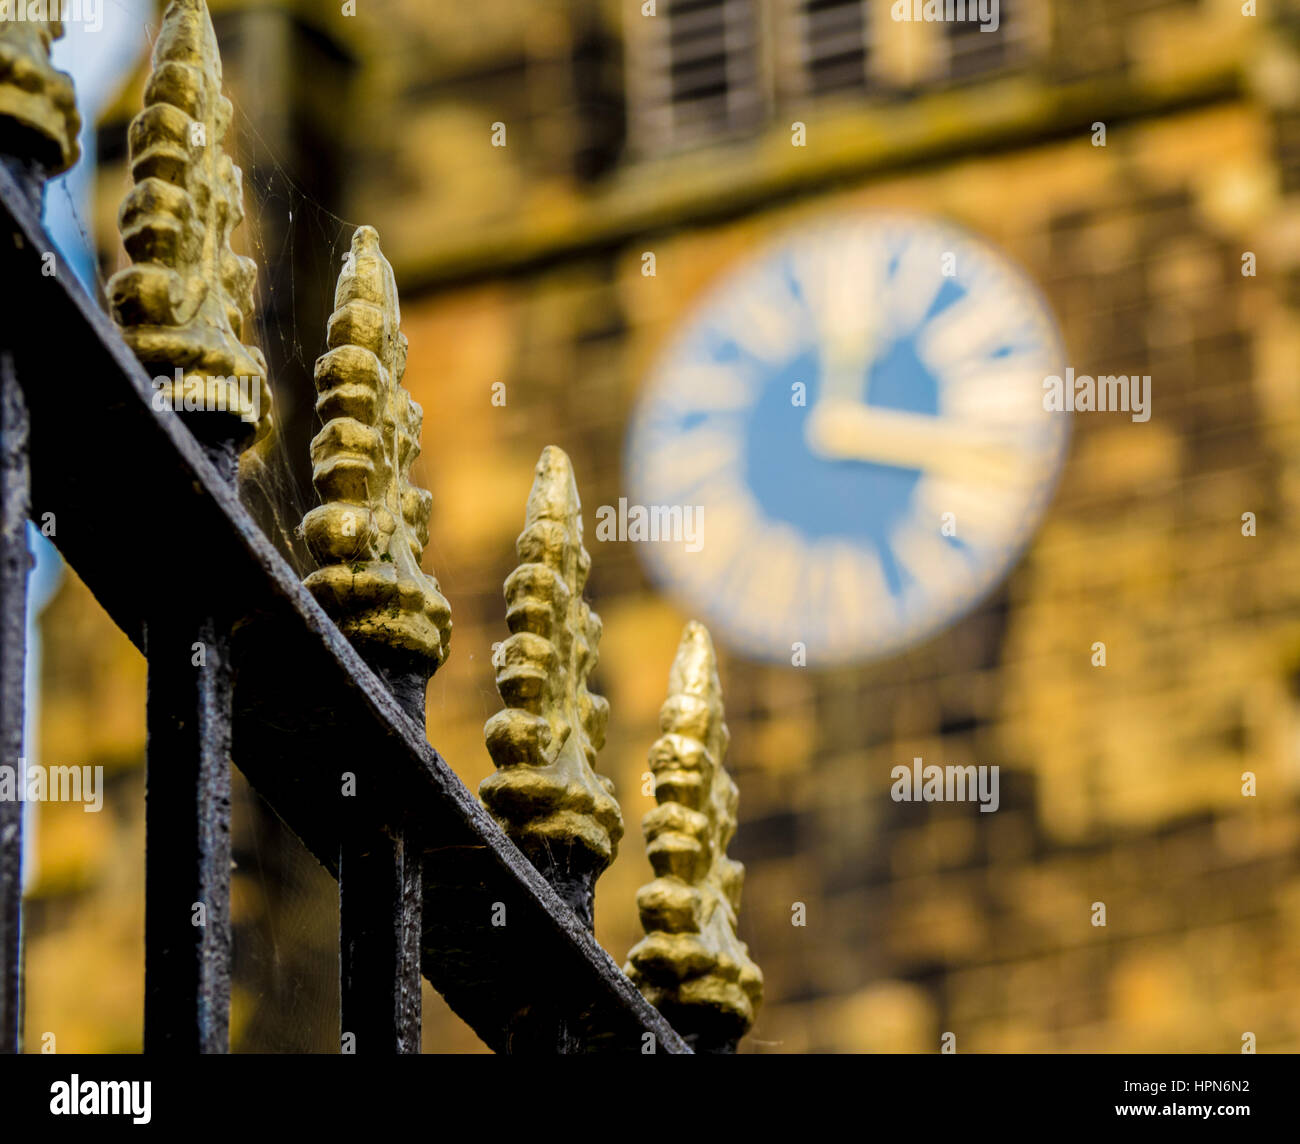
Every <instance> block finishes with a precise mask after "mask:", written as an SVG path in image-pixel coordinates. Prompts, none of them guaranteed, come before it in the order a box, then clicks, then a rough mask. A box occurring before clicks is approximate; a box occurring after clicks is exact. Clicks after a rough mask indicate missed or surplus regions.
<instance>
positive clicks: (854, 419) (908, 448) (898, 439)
mask: <svg viewBox="0 0 1300 1144" xmlns="http://www.w3.org/2000/svg"><path fill="white" fill-rule="evenodd" d="M804 437H805V439H806V441H807V442H808V446H809V448H811V449H812V451H813V452H814V453H816V454H817V455H818V456H821V457H825V458H827V459H828V460H839V461H872V462H875V463H876V464H879V465H892V466H895V467H897V468H900V469H920V470H921V471H923V472H930V473H935V474H937V475H940V476H945V477H951V478H953V479H955V480H959V481H974V482H978V483H981V484H1017V483H1019V481H1020V480H1021V475H1022V473H1023V468H1024V461H1023V458H1022V457H1021V456H1020V455H1019V454H1018V453H1017V452H1016V450H1015V448H1014V446H1013V445H1012V443H1011V442H1010V441H1008V440H1007V438H1006V437H1005V436H1004V435H1001V434H998V433H996V432H992V431H990V430H989V429H987V428H985V427H983V426H980V425H975V424H972V423H970V422H961V421H953V420H950V419H947V418H943V417H935V416H932V415H929V414H925V413H909V412H907V411H906V410H902V409H888V408H885V407H883V406H877V405H864V404H863V403H861V402H858V401H842V400H838V399H830V400H826V399H823V400H821V401H818V402H817V404H816V405H814V406H813V408H812V409H810V410H809V411H808V419H807V421H805V423H804Z"/></svg>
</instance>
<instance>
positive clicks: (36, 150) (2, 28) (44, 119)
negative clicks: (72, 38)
mask: <svg viewBox="0 0 1300 1144" xmlns="http://www.w3.org/2000/svg"><path fill="white" fill-rule="evenodd" d="M20 2H21V0H20ZM41 8H42V10H44V11H48V10H49V9H53V10H54V11H55V12H58V10H59V6H58V3H57V0H54V2H52V3H51V4H50V5H48V8H47V6H46V5H41ZM24 15H25V16H26V18H25V19H18V18H17V17H16V16H15V14H14V12H13V10H12V8H11V10H10V11H9V12H8V13H7V15H6V16H4V17H0V151H2V152H4V153H5V154H8V155H16V156H19V157H21V158H24V159H34V160H36V161H37V162H38V163H39V164H40V165H41V166H42V167H43V168H44V169H45V173H46V174H47V175H57V174H59V173H60V172H61V171H66V170H67V169H68V168H69V167H71V166H72V164H73V163H75V162H76V161H77V159H78V158H79V157H80V154H81V150H80V147H79V146H78V143H77V133H78V132H79V131H80V130H81V117H80V116H79V115H78V114H77V100H76V94H75V92H74V90H73V87H72V77H71V76H69V75H68V74H67V73H66V72H61V71H58V70H56V69H55V68H54V67H53V65H52V64H51V63H50V44H51V43H53V42H54V41H55V40H57V39H60V38H61V37H62V35H63V23H62V21H61V20H59V19H58V18H57V16H48V17H47V16H45V15H41V16H38V17H36V18H35V19H33V18H32V16H31V14H30V13H28V12H27V11H26V9H24Z"/></svg>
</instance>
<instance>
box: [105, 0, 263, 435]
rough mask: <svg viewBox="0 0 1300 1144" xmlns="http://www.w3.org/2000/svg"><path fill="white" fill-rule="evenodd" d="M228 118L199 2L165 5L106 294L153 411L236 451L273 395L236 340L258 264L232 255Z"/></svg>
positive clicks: (235, 214) (256, 360)
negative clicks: (175, 416)
mask: <svg viewBox="0 0 1300 1144" xmlns="http://www.w3.org/2000/svg"><path fill="white" fill-rule="evenodd" d="M231 114H232V108H231V104H230V100H228V99H227V98H226V97H225V96H224V95H222V93H221V56H220V54H219V53H218V51H217V38H216V34H215V33H214V32H213V30H212V20H211V19H210V17H209V16H208V9H207V5H206V4H205V3H204V0H171V3H170V4H169V5H168V6H167V11H166V12H165V13H164V15H163V21H162V28H161V30H160V32H159V34H158V41H157V43H156V44H155V45H154V53H153V72H152V74H151V75H150V77H149V83H148V86H147V87H146V89H145V108H144V110H143V111H142V112H140V114H139V115H137V116H136V117H135V119H133V120H132V121H131V127H130V131H129V134H128V138H129V143H130V149H131V173H132V176H133V177H134V179H135V186H134V187H133V188H132V189H131V191H130V192H129V193H128V194H127V196H126V198H125V200H124V201H123V203H122V208H121V210H120V211H119V212H118V228H119V229H120V230H121V232H122V241H123V243H124V245H125V246H126V249H127V253H128V254H130V256H131V260H132V262H133V263H134V265H133V266H129V267H127V268H126V269H125V270H121V271H119V272H118V273H117V274H115V275H113V277H112V278H111V279H109V282H108V287H107V292H108V299H109V304H110V306H111V307H112V312H113V318H114V320H115V321H116V322H117V324H118V325H119V326H120V327H121V328H122V336H123V337H124V338H125V339H126V342H127V344H128V345H129V346H130V347H131V349H132V350H133V351H134V352H135V355H136V357H137V358H139V359H140V361H141V363H142V364H143V365H144V367H145V368H146V369H147V370H149V372H150V374H151V375H152V376H153V377H154V386H155V394H154V404H155V407H157V408H160V409H161V408H169V409H173V410H178V411H179V410H186V411H189V412H191V413H193V412H195V411H198V410H202V411H204V415H203V416H197V417H191V418H189V419H188V424H189V425H190V427H191V428H192V429H193V430H194V431H195V433H196V435H198V436H199V437H200V439H202V440H204V441H205V443H211V444H216V443H222V442H226V441H232V442H234V443H235V444H236V446H237V447H243V446H244V445H246V444H247V443H248V441H249V440H250V439H251V438H252V437H253V436H254V435H256V436H262V435H264V434H265V433H267V432H269V430H270V425H271V394H270V389H269V388H268V387H267V384H266V360H265V359H264V358H263V357H262V352H261V351H260V350H258V349H255V348H253V347H252V346H248V345H245V344H244V343H243V342H242V341H241V338H242V337H243V331H244V325H245V322H246V321H247V320H248V319H249V318H250V317H251V314H252V309H253V281H254V278H255V277H256V274H257V267H256V266H255V265H254V263H253V261H252V259H249V258H244V257H241V256H240V255H237V254H235V253H234V252H233V251H232V250H231V249H230V235H231V232H232V231H233V230H234V229H235V228H236V227H237V226H238V225H239V224H240V222H242V221H243V218H244V192H243V179H242V176H241V174H240V170H239V168H238V167H237V166H235V164H234V162H233V161H232V160H231V158H230V156H229V155H227V154H226V153H225V151H224V150H223V148H222V141H223V140H224V139H225V137H226V131H227V129H228V128H229V126H230V119H231ZM178 371H179V372H178ZM178 378H181V379H183V380H177V379H178Z"/></svg>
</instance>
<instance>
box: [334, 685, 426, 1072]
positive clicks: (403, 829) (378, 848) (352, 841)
mask: <svg viewBox="0 0 1300 1144" xmlns="http://www.w3.org/2000/svg"><path fill="white" fill-rule="evenodd" d="M411 682H412V683H413V684H414V685H415V686H414V687H413V688H412V687H406V688H403V687H396V688H394V691H395V693H396V695H397V697H398V700H399V702H401V704H402V706H403V708H404V709H405V710H406V712H407V714H408V715H410V716H411V717H412V718H413V719H415V720H416V721H417V722H418V723H419V724H420V725H421V726H423V724H424V686H423V685H424V680H423V679H414V680H412V681H411ZM358 793H359V794H360V796H361V797H359V798H357V799H354V800H350V802H351V804H352V805H353V806H354V807H355V808H356V809H355V812H354V813H355V815H356V818H355V820H354V821H353V822H352V823H351V824H349V825H347V826H345V827H344V832H345V833H344V839H343V841H342V843H341V844H340V847H339V871H338V883H339V1034H340V1035H339V1042H340V1047H341V1048H342V1049H343V1051H344V1052H367V1053H399V1054H402V1053H418V1052H419V1051H420V1029H421V996H420V988H421V984H420V982H421V974H420V953H421V945H422V937H423V932H422V922H423V897H424V879H423V873H424V871H423V861H422V856H421V847H420V845H419V843H418V842H417V840H416V837H415V835H414V834H413V832H412V831H411V830H410V829H408V827H407V826H406V825H405V824H404V823H402V822H400V821H399V822H398V823H397V824H395V825H392V826H389V827H388V828H386V829H384V828H379V827H377V826H376V825H375V823H376V822H380V821H384V820H385V819H386V818H387V819H389V820H391V815H392V809H393V804H392V801H391V800H395V797H396V795H395V792H393V791H385V792H382V795H383V796H386V797H387V799H389V800H390V801H389V803H388V805H387V810H388V812H389V813H388V814H387V815H386V814H385V809H386V808H385V806H383V805H380V804H379V803H378V800H377V799H376V798H375V797H374V795H373V792H371V793H370V794H367V793H365V792H358Z"/></svg>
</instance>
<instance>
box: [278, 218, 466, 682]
mask: <svg viewBox="0 0 1300 1144" xmlns="http://www.w3.org/2000/svg"><path fill="white" fill-rule="evenodd" d="M401 320H402V319H401V309H400V307H399V305H398V300H397V284H396V281H395V279H394V277H393V268H392V266H390V265H389V263H388V260H387V259H386V258H385V257H384V255H383V252H382V251H381V250H380V249H379V235H378V234H377V233H376V231H375V230H374V228H373V227H369V226H363V227H360V228H359V229H358V230H357V231H356V233H355V234H354V235H353V236H352V248H351V253H350V254H349V256H348V258H347V260H346V261H345V264H344V267H343V272H342V273H341V274H340V275H339V280H338V287H337V289H336V290H335V293H334V313H333V314H332V315H330V320H329V333H328V339H327V344H328V346H329V349H328V351H327V352H326V353H324V354H323V355H321V357H320V358H318V359H317V361H316V389H317V392H318V393H319V397H318V398H317V401H316V410H317V412H318V413H319V414H320V416H321V419H322V420H323V421H324V423H325V425H324V428H323V429H321V431H320V432H319V433H318V434H317V435H316V437H315V438H314V439H313V441H312V443H311V457H312V464H313V469H312V482H313V483H314V484H315V486H316V491H317V492H318V493H319V494H320V497H321V500H322V502H323V503H322V504H321V505H319V506H318V507H316V508H314V509H312V510H311V511H310V512H309V513H307V515H306V516H305V517H304V518H303V522H302V528H303V534H304V536H305V537H306V540H307V544H308V547H309V548H310V549H311V551H312V554H313V555H314V556H315V557H316V559H317V560H318V561H320V563H321V565H322V566H321V567H320V568H318V569H317V570H316V571H315V572H313V573H312V574H311V575H310V576H308V577H307V579H306V581H305V583H306V585H307V587H308V588H309V589H310V590H311V592H312V594H313V595H314V596H315V597H316V599H317V600H318V601H319V602H320V604H321V606H322V607H323V608H324V609H325V610H326V611H327V612H328V613H329V614H330V615H331V616H332V617H333V618H334V620H335V622H336V623H337V624H338V625H339V627H340V628H341V629H342V630H343V632H344V634H345V635H347V636H348V638H349V639H351V640H352V642H353V643H355V644H357V645H358V646H359V649H360V650H361V651H362V652H363V655H364V656H365V658H366V659H367V660H368V661H369V662H371V663H372V665H373V666H376V667H378V668H380V669H381V670H383V671H384V672H385V674H386V675H389V677H390V681H392V680H393V678H394V676H401V675H403V674H409V673H412V672H413V673H414V674H415V675H416V676H421V675H422V677H423V680H424V681H425V682H427V681H428V679H429V676H430V675H432V674H433V672H434V671H435V670H437V668H438V667H439V666H441V664H442V663H443V661H444V660H445V659H446V658H447V651H448V647H449V645H450V642H451V608H450V607H449V606H448V604H447V601H446V600H445V599H444V598H443V596H442V593H441V592H440V591H439V589H438V581H437V580H436V579H435V578H434V577H433V576H430V575H429V574H427V573H426V572H424V571H423V570H422V569H421V567H420V561H421V559H422V557H423V555H424V546H425V545H426V544H428V543H429V513H430V510H431V508H432V503H433V498H432V497H431V496H430V495H429V493H428V492H427V491H426V490H424V489H422V488H418V487H417V486H415V485H413V484H412V483H411V464H412V462H414V460H415V458H416V457H417V456H419V454H420V429H421V426H422V424H423V420H424V413H423V410H421V408H420V406H419V405H418V404H417V403H416V402H415V401H414V400H413V399H412V398H411V395H410V394H409V393H407V391H406V390H405V388H403V386H402V376H403V374H404V373H405V372H406V335H405V334H403V333H402V330H401ZM422 692H423V688H422V687H421V694H422ZM421 706H422V700H421Z"/></svg>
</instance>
